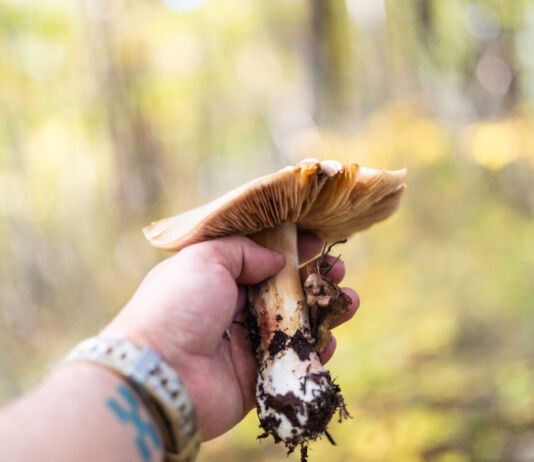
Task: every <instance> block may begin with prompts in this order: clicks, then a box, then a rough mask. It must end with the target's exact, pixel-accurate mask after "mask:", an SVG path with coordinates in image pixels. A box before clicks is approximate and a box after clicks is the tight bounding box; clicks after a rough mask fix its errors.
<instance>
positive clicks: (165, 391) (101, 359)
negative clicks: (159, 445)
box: [65, 334, 200, 462]
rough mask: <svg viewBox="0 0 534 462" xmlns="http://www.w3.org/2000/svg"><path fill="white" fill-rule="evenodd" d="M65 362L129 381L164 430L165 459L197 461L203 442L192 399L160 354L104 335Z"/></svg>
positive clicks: (83, 344)
mask: <svg viewBox="0 0 534 462" xmlns="http://www.w3.org/2000/svg"><path fill="white" fill-rule="evenodd" d="M65 361H66V362H72V361H88V362H92V363H95V364H98V365H100V366H103V367H105V368H108V369H110V370H111V371H113V372H114V373H115V374H117V375H118V376H119V377H121V378H122V379H124V380H126V381H128V383H129V384H130V385H131V386H132V387H133V389H135V391H136V392H137V394H138V396H139V397H140V398H141V400H142V401H143V403H144V404H145V405H146V407H147V409H148V410H149V412H150V414H151V416H152V418H153V420H154V421H155V422H156V424H157V425H158V427H159V429H160V430H161V433H162V435H163V442H164V446H165V453H166V455H165V460H172V461H180V462H189V461H192V460H193V459H194V458H195V456H196V453H197V452H198V448H199V445H200V439H199V433H198V427H197V423H196V418H195V411H194V407H193V404H192V400H191V398H190V395H189V393H188V390H187V388H186V387H185V386H184V384H183V382H182V381H181V380H180V378H179V377H178V375H177V374H176V372H175V371H174V370H173V369H172V368H171V367H169V366H168V365H167V364H166V363H165V362H164V361H163V360H162V358H161V357H160V355H159V354H158V352H156V351H155V350H153V349H152V348H149V347H145V346H139V345H136V344H134V343H132V342H130V341H126V340H123V339H117V338H103V337H102V334H101V336H100V337H93V338H89V339H86V340H84V341H82V342H81V343H80V344H78V345H77V346H76V347H75V348H74V349H73V350H72V351H71V352H70V353H69V355H68V356H67V357H66V358H65ZM119 417H120V415H119ZM134 423H135V424H136V425H137V424H138V423H139V422H138V421H135V422H134Z"/></svg>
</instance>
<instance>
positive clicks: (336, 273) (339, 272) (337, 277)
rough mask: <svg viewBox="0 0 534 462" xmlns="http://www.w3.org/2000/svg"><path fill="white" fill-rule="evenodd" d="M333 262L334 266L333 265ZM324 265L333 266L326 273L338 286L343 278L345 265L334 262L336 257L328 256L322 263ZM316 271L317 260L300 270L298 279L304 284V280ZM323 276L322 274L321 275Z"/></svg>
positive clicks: (339, 261)
mask: <svg viewBox="0 0 534 462" xmlns="http://www.w3.org/2000/svg"><path fill="white" fill-rule="evenodd" d="M334 262H335V264H334ZM323 263H324V265H328V266H330V265H334V266H332V268H331V269H330V270H329V271H328V273H327V276H328V278H330V279H331V280H332V282H334V283H335V284H339V283H340V282H341V281H342V280H343V278H344V277H345V264H344V263H343V262H342V261H341V260H337V261H336V257H332V256H330V255H329V256H328V257H325V259H324V261H323ZM316 271H317V259H315V260H312V261H311V262H310V263H308V264H307V265H305V266H303V267H302V268H300V279H301V280H302V281H303V282H304V281H305V280H306V278H307V277H308V276H309V275H310V274H311V273H313V272H316ZM323 274H324V273H323Z"/></svg>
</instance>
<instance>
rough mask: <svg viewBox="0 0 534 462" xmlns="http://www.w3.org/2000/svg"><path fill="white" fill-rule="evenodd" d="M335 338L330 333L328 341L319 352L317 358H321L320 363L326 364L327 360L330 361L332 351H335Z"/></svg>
mask: <svg viewBox="0 0 534 462" xmlns="http://www.w3.org/2000/svg"><path fill="white" fill-rule="evenodd" d="M336 345H337V342H336V338H335V337H334V336H333V335H332V334H330V342H329V343H328V345H327V346H326V348H325V349H324V350H323V351H322V352H321V354H319V359H320V360H321V363H323V364H326V363H327V362H328V361H330V358H331V357H332V356H333V355H334V352H335V351H336Z"/></svg>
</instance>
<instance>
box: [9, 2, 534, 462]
mask: <svg viewBox="0 0 534 462" xmlns="http://www.w3.org/2000/svg"><path fill="white" fill-rule="evenodd" d="M533 103H534V2H532V1H526V0H513V1H498V0H486V1H470V0H447V1H445V0H405V1H393V0H372V1H370V0H308V1H306V0H270V1H253V0H218V1H214V0H163V1H161V0H86V1H83V0H75V1H73V0H70V1H67V0H47V1H42V0H40V1H37V0H0V260H1V264H0V351H1V354H0V401H4V400H7V399H9V398H11V397H13V396H15V395H17V394H19V393H21V392H22V391H23V390H24V389H26V388H27V387H29V386H31V385H32V384H34V383H35V382H36V381H37V380H38V379H39V378H40V377H41V376H42V375H43V374H44V373H45V372H46V370H47V367H48V366H47V365H50V364H53V363H54V361H57V360H58V358H60V357H61V356H62V355H63V354H65V353H66V352H67V351H68V350H69V348H71V347H72V346H73V345H74V344H75V343H76V342H77V341H79V340H80V339H82V338H84V337H86V336H89V335H92V334H94V333H95V332H96V331H97V329H99V328H100V327H101V326H103V325H104V323H106V321H107V320H109V319H110V318H111V317H112V316H113V314H114V313H116V312H117V310H119V309H120V307H121V306H122V305H123V304H124V303H125V302H126V301H127V299H128V298H129V296H130V295H131V294H132V293H133V291H134V290H135V288H136V286H137V285H138V283H139V282H140V280H141V278H142V277H143V275H144V274H145V273H146V272H147V271H148V270H149V268H151V267H152V266H153V265H154V264H155V263H156V262H157V261H159V260H161V259H162V258H164V257H165V255H166V254H165V253H163V252H159V251H156V250H155V249H153V248H151V247H150V246H149V245H148V243H147V242H146V241H145V240H144V238H143V236H142V233H141V231H140V228H141V227H142V226H143V225H145V224H147V223H148V222H150V221H151V220H153V219H156V218H159V217H162V216H166V215H170V214H174V213H177V212H180V211H184V210H186V209H189V208H191V207H193V206H196V205H199V204H201V203H204V202H205V201H207V200H209V199H212V198H214V197H215V196H217V195H218V194H220V193H222V192H225V191H227V190H229V189H231V188H232V187H234V186H237V185H239V184H241V183H243V182H244V181H246V180H249V179H252V178H254V177H256V176H258V175H260V174H264V173H268V172H271V171H274V170H276V169H278V168H281V167H283V166H285V165H286V164H289V163H294V162H296V161H298V160H300V159H302V158H306V157H316V158H320V159H327V158H333V159H339V160H341V161H344V162H351V161H353V162H361V163H362V164H363V165H368V166H371V167H380V168H392V169H394V168H400V167H403V166H406V167H408V169H409V176H408V178H407V183H408V191H407V193H406V196H405V199H404V202H403V204H402V206H401V209H400V210H399V212H398V213H397V214H396V215H395V216H394V217H393V218H392V219H390V220H389V221H387V222H385V223H383V224H380V225H377V226H376V227H375V228H373V229H372V230H371V231H369V232H366V233H364V234H362V235H359V236H357V237H356V238H354V239H352V240H351V241H350V242H349V243H348V244H346V246H345V247H344V248H343V250H342V252H343V257H344V258H345V260H346V262H347V268H348V273H347V277H346V281H345V283H346V285H351V286H354V287H356V288H357V290H358V292H359V293H360V296H361V299H362V306H361V308H360V311H359V313H358V315H357V317H356V318H355V320H354V321H353V322H351V323H350V324H349V325H345V326H343V327H341V328H339V329H338V330H337V331H336V336H337V338H338V351H337V354H336V355H335V357H334V359H333V360H332V361H331V363H330V364H329V367H330V369H331V370H332V371H333V375H334V376H336V377H338V380H339V383H340V384H341V386H342V388H343V390H344V394H345V396H346V398H347V401H348V407H349V410H350V412H351V414H352V415H353V417H354V419H352V420H349V421H346V422H344V423H343V424H342V425H339V424H337V423H333V424H332V425H331V428H330V433H331V434H332V436H333V438H334V439H335V440H336V441H337V443H338V446H337V447H336V448H333V447H331V446H330V444H329V443H328V441H321V442H319V443H317V444H315V445H314V446H313V447H312V450H311V460H312V461H322V460H329V461H331V462H335V461H353V460H354V461H362V462H367V461H396V462H403V461H439V462H462V461H533V460H534V301H533V287H534V222H533V216H534V112H533V109H534V106H533ZM258 433H259V429H258V428H257V418H256V416H255V415H254V413H251V415H249V417H247V419H246V420H245V422H243V423H242V424H240V425H239V426H238V427H237V428H235V429H234V430H233V431H231V432H229V433H228V434H226V435H224V436H223V437H221V438H219V439H217V440H214V441H212V442H210V443H208V444H206V445H205V447H204V449H203V450H202V452H201V457H200V460H201V461H203V462H212V461H221V460H224V461H250V462H272V461H277V460H280V461H281V460H284V451H283V450H282V448H278V447H275V446H274V445H273V444H272V442H271V441H263V442H262V443H260V442H258V441H256V440H255V437H256V435H257V434H258ZM296 459H297V456H292V459H291V460H296Z"/></svg>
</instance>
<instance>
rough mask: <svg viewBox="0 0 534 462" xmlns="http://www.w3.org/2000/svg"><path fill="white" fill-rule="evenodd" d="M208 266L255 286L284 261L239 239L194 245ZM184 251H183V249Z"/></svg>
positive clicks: (244, 238) (242, 238)
mask: <svg viewBox="0 0 534 462" xmlns="http://www.w3.org/2000/svg"><path fill="white" fill-rule="evenodd" d="M197 246H199V247H201V246H203V247H201V248H200V249H198V250H199V251H200V252H202V256H201V257H203V259H204V260H205V263H206V264H208V265H210V266H211V265H214V264H215V265H220V266H222V267H223V268H225V269H227V270H228V271H229V273H230V274H231V275H232V277H233V278H234V279H235V280H236V281H237V282H238V283H239V284H257V283H259V282H261V281H263V280H264V279H267V278H268V277H269V276H272V275H274V274H276V273H277V272H278V271H280V270H281V269H282V267H283V266H284V261H285V260H284V257H283V256H282V255H281V254H279V253H277V252H273V251H272V250H269V249H266V248H264V247H262V246H260V245H258V244H256V243H255V242H253V241H251V240H250V239H247V238H246V237H243V236H230V237H224V238H220V239H214V240H212V241H207V242H203V243H201V244H197ZM192 247H194V246H191V248H192ZM185 250H186V251H187V249H185Z"/></svg>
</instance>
